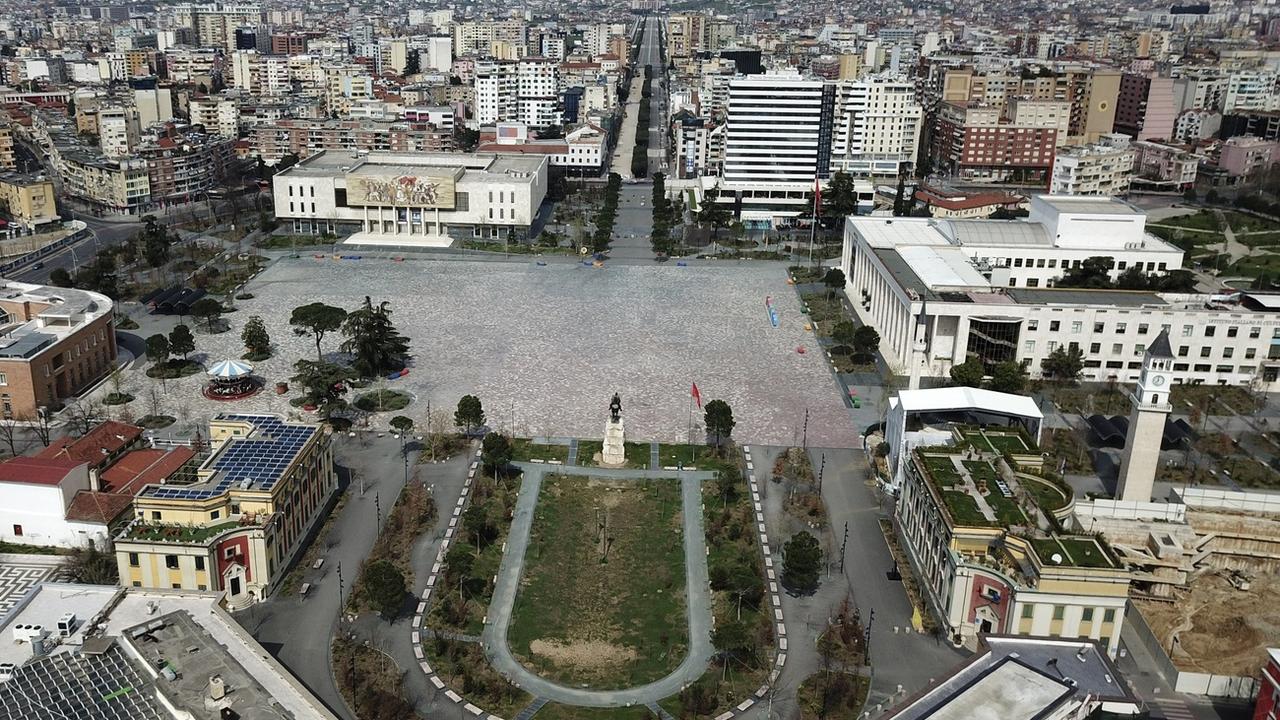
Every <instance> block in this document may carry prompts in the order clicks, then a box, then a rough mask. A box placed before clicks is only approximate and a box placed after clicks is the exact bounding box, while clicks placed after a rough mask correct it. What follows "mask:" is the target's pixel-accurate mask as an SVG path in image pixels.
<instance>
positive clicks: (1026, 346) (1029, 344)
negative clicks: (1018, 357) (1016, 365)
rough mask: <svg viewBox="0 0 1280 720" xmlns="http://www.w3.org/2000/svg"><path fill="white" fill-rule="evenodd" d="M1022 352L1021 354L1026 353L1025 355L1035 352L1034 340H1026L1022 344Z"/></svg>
mask: <svg viewBox="0 0 1280 720" xmlns="http://www.w3.org/2000/svg"><path fill="white" fill-rule="evenodd" d="M1022 351H1023V352H1027V353H1033V352H1035V351H1036V341H1035V340H1027V341H1026V342H1024V343H1022Z"/></svg>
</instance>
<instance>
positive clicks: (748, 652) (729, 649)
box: [711, 620, 756, 661]
mask: <svg viewBox="0 0 1280 720" xmlns="http://www.w3.org/2000/svg"><path fill="white" fill-rule="evenodd" d="M711 644H712V645H714V646H715V648H716V649H717V650H719V651H720V652H721V653H723V654H724V655H725V656H726V657H728V658H732V659H734V660H739V661H742V660H745V659H748V658H750V657H751V656H752V655H754V654H755V645H756V639H755V637H753V636H752V633H751V629H750V628H749V627H748V626H747V624H746V623H744V622H740V621H737V620H734V621H730V622H722V623H719V624H717V625H716V629H715V630H714V631H712V633H711Z"/></svg>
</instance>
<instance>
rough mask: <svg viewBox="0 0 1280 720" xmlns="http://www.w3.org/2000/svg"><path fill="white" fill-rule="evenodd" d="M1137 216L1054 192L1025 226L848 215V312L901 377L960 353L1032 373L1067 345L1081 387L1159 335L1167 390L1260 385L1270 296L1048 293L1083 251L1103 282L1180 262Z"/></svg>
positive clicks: (1269, 362)
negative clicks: (1080, 360)
mask: <svg viewBox="0 0 1280 720" xmlns="http://www.w3.org/2000/svg"><path fill="white" fill-rule="evenodd" d="M1145 220H1146V217H1145V214H1144V213H1142V211H1140V210H1138V209H1136V208H1134V207H1132V206H1130V205H1128V204H1126V203H1123V202H1121V201H1118V200H1115V199H1113V198H1096V197H1064V196H1038V197H1035V198H1033V199H1032V202H1031V214H1030V217H1029V218H1028V219H1027V220H1025V221H1018V220H1014V221H996V220H973V221H956V220H952V221H936V220H928V219H918V218H893V219H886V218H862V217H858V218H849V220H848V222H847V223H846V227H845V247H844V254H843V258H842V265H841V267H842V269H843V270H844V271H845V273H846V277H847V278H849V280H848V284H847V287H846V291H847V292H848V293H849V297H850V298H851V299H852V300H853V303H854V308H855V311H856V312H858V314H859V316H860V317H861V318H862V320H863V321H864V322H866V323H867V324H870V325H873V326H875V327H876V328H877V329H878V330H879V331H880V335H881V338H882V343H881V351H882V352H883V354H884V357H885V359H886V361H887V362H888V363H889V364H890V365H891V366H892V367H894V368H899V369H901V370H904V371H905V370H906V369H907V368H909V367H910V368H916V367H918V368H919V371H920V372H921V374H922V375H923V376H927V377H946V376H947V374H948V373H949V371H950V369H951V368H952V367H953V366H954V365H957V364H959V363H962V362H964V361H965V360H966V359H967V358H969V357H970V356H974V357H977V358H978V359H979V360H980V361H981V362H983V364H984V366H986V367H987V368H988V371H990V369H991V368H993V367H994V366H995V365H997V364H999V363H1001V362H1007V361H1018V362H1021V363H1023V364H1024V365H1025V366H1026V368H1027V370H1028V371H1029V372H1030V373H1031V375H1033V376H1035V375H1037V374H1039V372H1040V367H1041V362H1042V361H1043V360H1044V359H1045V358H1046V357H1048V356H1049V354H1050V353H1052V352H1053V351H1054V350H1056V349H1058V348H1059V347H1074V348H1078V349H1080V350H1081V351H1082V352H1083V353H1084V358H1085V363H1084V365H1085V366H1084V371H1083V378H1084V379H1086V380H1090V381H1095V382H1106V381H1109V380H1112V379H1114V380H1116V381H1118V382H1121V383H1129V382H1134V381H1136V380H1137V378H1138V376H1139V374H1140V372H1141V368H1142V359H1143V355H1144V353H1145V352H1146V349H1147V346H1148V345H1150V344H1151V343H1152V342H1153V341H1154V340H1155V338H1156V337H1157V336H1159V334H1160V333H1161V331H1167V332H1168V333H1169V337H1170V340H1171V342H1172V344H1173V346H1174V348H1175V353H1174V354H1175V356H1176V357H1175V359H1174V363H1173V380H1174V382H1176V383H1209V384H1233V385H1237V384H1251V383H1255V382H1259V383H1261V385H1262V387H1264V388H1270V387H1271V386H1272V384H1273V383H1275V382H1276V380H1277V377H1278V376H1280V345H1278V346H1273V345H1272V343H1273V342H1275V341H1277V340H1280V313H1277V310H1280V300H1278V299H1277V296H1275V295H1268V294H1266V293H1239V294H1231V295H1227V296H1212V295H1203V294H1195V293H1163V292H1151V291H1125V290H1108V289H1104V290H1078V289H1066V288H1057V287H1053V283H1054V282H1055V281H1056V279H1057V278H1058V277H1060V276H1061V275H1062V274H1063V273H1065V272H1066V270H1068V269H1071V268H1076V267H1079V265H1080V264H1081V263H1083V262H1084V261H1085V260H1088V259H1089V258H1093V257H1106V258H1110V259H1111V271H1110V276H1111V277H1112V278H1113V279H1114V278H1116V277H1118V276H1119V274H1120V273H1122V272H1125V271H1126V270H1130V269H1133V268H1138V269H1140V271H1141V272H1143V273H1144V274H1148V275H1162V274H1164V273H1168V272H1170V271H1173V270H1176V269H1179V268H1181V267H1182V252H1181V251H1180V250H1179V249H1177V248H1176V247H1174V246H1172V245H1169V244H1168V243H1165V242H1164V241H1162V240H1159V239H1158V238H1156V237H1154V236H1152V235H1149V234H1147V233H1146V231H1145ZM919 345H923V349H922V350H920V352H921V353H922V356H921V357H919V358H918V359H917V360H913V359H912V358H914V357H916V356H915V353H916V351H917V348H918V347H919ZM1273 347H1275V348H1276V349H1273Z"/></svg>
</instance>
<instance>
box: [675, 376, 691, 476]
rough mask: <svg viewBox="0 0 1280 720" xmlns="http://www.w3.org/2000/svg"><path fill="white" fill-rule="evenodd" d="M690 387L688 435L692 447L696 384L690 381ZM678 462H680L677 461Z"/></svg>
mask: <svg viewBox="0 0 1280 720" xmlns="http://www.w3.org/2000/svg"><path fill="white" fill-rule="evenodd" d="M689 387H690V388H691V389H690V391H689V434H688V435H687V436H686V437H687V438H688V440H689V445H690V447H692V446H693V391H692V388H693V387H694V386H693V384H692V383H690V385H689ZM677 464H680V463H677Z"/></svg>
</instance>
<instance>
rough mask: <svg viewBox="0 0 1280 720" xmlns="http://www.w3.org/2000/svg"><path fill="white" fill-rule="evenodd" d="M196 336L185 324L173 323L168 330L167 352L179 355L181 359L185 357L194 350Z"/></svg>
mask: <svg viewBox="0 0 1280 720" xmlns="http://www.w3.org/2000/svg"><path fill="white" fill-rule="evenodd" d="M195 349H196V338H195V336H194V335H192V334H191V328H189V327H187V326H186V325H175V326H174V328H173V329H172V330H170V331H169V352H170V353H171V354H173V355H181V356H182V359H183V360H186V359H187V355H188V354H190V353H192V352H195Z"/></svg>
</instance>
